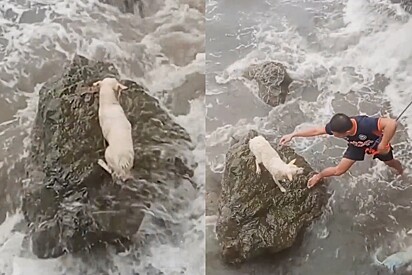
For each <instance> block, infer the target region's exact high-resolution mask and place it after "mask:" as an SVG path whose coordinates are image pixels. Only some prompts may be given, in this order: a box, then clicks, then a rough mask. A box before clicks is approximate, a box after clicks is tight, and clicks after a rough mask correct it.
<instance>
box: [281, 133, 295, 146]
mask: <svg viewBox="0 0 412 275" xmlns="http://www.w3.org/2000/svg"><path fill="white" fill-rule="evenodd" d="M292 138H293V134H288V135H284V136H283V137H282V138H281V139H280V141H279V144H280V145H282V146H283V145H285V144H286V143H288V142H290V141H291V140H292Z"/></svg>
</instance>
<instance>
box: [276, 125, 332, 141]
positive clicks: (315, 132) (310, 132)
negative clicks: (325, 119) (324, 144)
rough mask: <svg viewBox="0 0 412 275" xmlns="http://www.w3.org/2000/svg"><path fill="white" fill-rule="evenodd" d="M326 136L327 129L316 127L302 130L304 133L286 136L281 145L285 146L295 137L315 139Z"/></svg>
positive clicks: (299, 132)
mask: <svg viewBox="0 0 412 275" xmlns="http://www.w3.org/2000/svg"><path fill="white" fill-rule="evenodd" d="M324 134H326V129H325V127H314V128H309V129H306V130H302V131H296V132H293V133H291V134H288V135H284V136H283V137H282V138H281V139H280V141H279V143H280V144H281V145H285V144H286V143H288V142H289V141H291V140H292V138H294V137H315V136H320V135H324Z"/></svg>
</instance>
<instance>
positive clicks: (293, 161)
mask: <svg viewBox="0 0 412 275" xmlns="http://www.w3.org/2000/svg"><path fill="white" fill-rule="evenodd" d="M295 161H296V159H292V160H291V161H290V162H289V163H288V165H292V164H295Z"/></svg>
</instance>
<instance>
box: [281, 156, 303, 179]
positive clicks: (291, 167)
mask: <svg viewBox="0 0 412 275" xmlns="http://www.w3.org/2000/svg"><path fill="white" fill-rule="evenodd" d="M295 161H296V159H293V160H292V161H291V162H289V163H288V164H287V166H286V167H287V169H286V171H285V174H286V176H287V178H288V179H289V180H290V181H292V180H293V176H295V175H298V174H300V173H302V172H303V168H302V167H298V166H296V165H295Z"/></svg>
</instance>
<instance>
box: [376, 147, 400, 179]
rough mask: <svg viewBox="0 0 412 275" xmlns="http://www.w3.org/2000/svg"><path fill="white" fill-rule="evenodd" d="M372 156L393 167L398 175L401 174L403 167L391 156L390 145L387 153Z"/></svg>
mask: <svg viewBox="0 0 412 275" xmlns="http://www.w3.org/2000/svg"><path fill="white" fill-rule="evenodd" d="M374 158H377V159H379V160H381V161H383V162H384V163H385V164H386V165H388V166H389V167H391V168H393V169H395V170H396V172H398V174H399V175H402V174H403V167H402V164H401V162H400V161H399V160H397V159H394V158H393V148H392V146H391V150H390V151H389V153H387V154H385V155H376V156H375V157H374Z"/></svg>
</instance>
